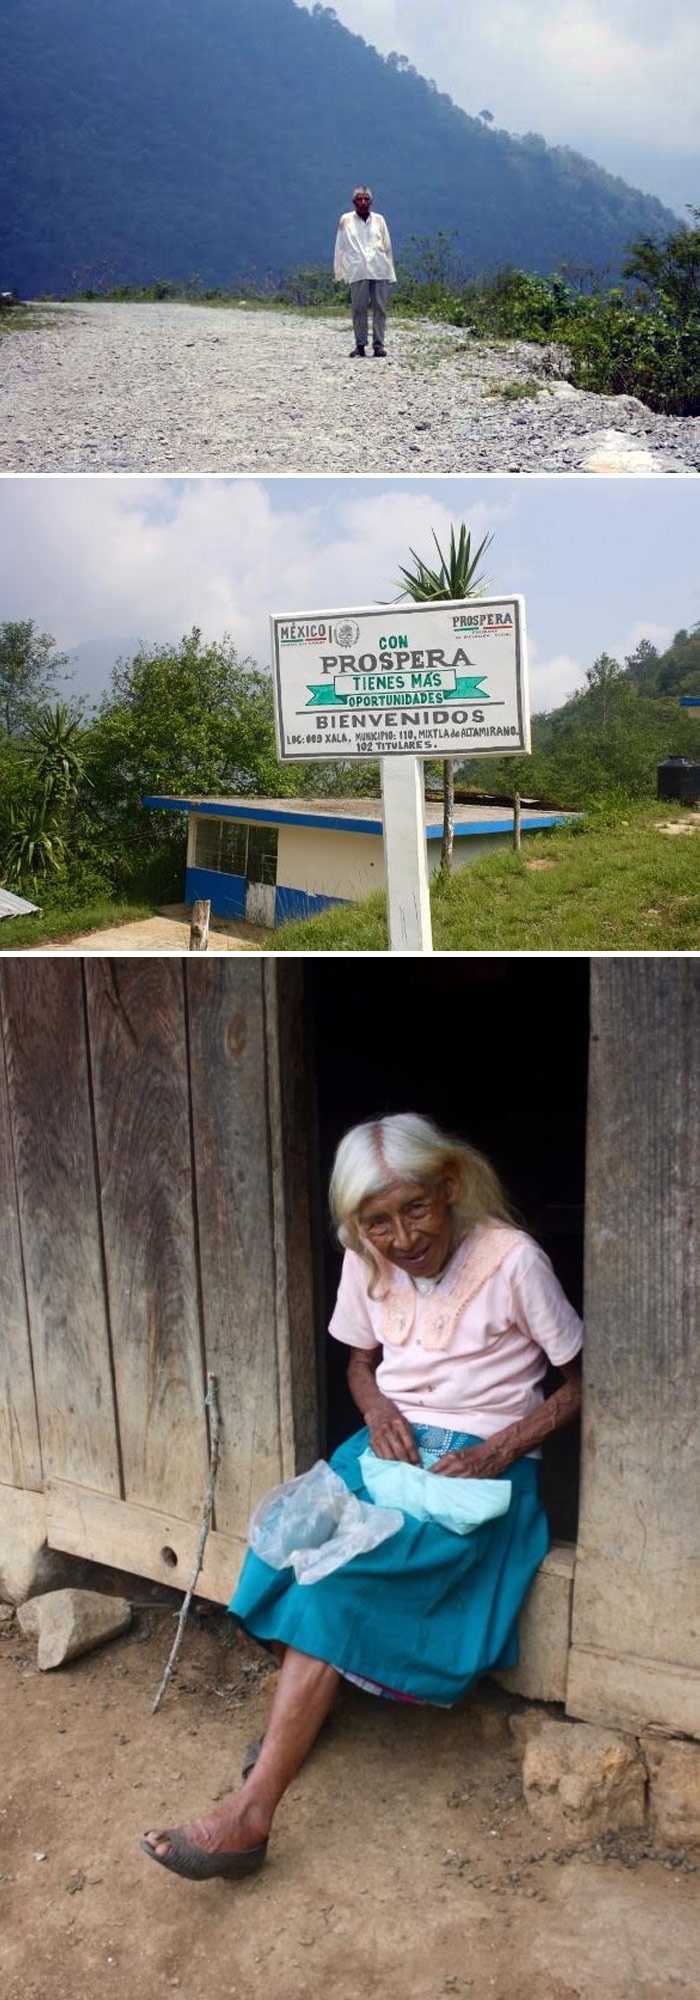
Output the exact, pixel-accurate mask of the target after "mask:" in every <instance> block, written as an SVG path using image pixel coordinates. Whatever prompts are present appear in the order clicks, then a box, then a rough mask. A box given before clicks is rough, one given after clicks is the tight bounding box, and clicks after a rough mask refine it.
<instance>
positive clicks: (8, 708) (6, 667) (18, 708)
mask: <svg viewBox="0 0 700 2000" xmlns="http://www.w3.org/2000/svg"><path fill="white" fill-rule="evenodd" d="M67 665H68V654H67V653H61V652H59V650H58V647H57V645H56V641H55V639H53V638H52V637H51V633H50V632H39V631H37V627H36V625H35V623H34V620H33V618H25V619H20V620H14V621H13V620H8V621H6V622H5V624H3V625H0V724H1V725H2V728H3V729H4V730H5V734H6V735H7V736H19V735H21V734H22V732H23V731H24V730H26V728H27V727H28V724H29V723H30V722H31V721H32V718H33V717H34V716H35V715H36V712H37V709H38V708H40V707H41V705H42V703H43V702H46V701H47V700H48V698H49V696H50V695H52V694H53V693H54V692H55V689H56V683H57V682H58V681H59V680H65V679H66V678H67V676H66V672H65V669H66V667H67Z"/></svg>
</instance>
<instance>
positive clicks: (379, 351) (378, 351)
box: [374, 340, 386, 361]
mask: <svg viewBox="0 0 700 2000" xmlns="http://www.w3.org/2000/svg"><path fill="white" fill-rule="evenodd" d="M374 359H375V361H386V348H385V347H381V346H379V345H378V344H377V342H376V340H375V343H374Z"/></svg>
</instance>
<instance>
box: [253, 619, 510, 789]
mask: <svg viewBox="0 0 700 2000" xmlns="http://www.w3.org/2000/svg"><path fill="white" fill-rule="evenodd" d="M270 623H271V627H272V658H273V674H274V687H275V717H276V728H277V748H278V755H279V757H280V758H281V759H283V760H284V761H285V762H286V761H290V762H293V761H294V760H295V759H304V760H305V759H307V758H309V757H327V758H333V757H338V756H342V757H344V758H345V757H358V758H365V759H369V758H372V759H374V758H383V757H397V756H398V757H401V756H405V757H435V756H439V757H464V756H469V757H475V756H479V755H481V754H483V753H484V752H489V753H490V754H491V755H492V756H493V755H494V754H497V755H498V756H499V757H502V756H504V755H507V754H508V752H510V753H511V754H516V753H518V752H522V751H526V750H529V748H530V715H529V703H528V687H527V662H526V652H525V606H524V600H523V598H522V597H519V596H515V597H494V598H485V597H479V598H471V599H462V600H457V601H453V602H450V603H446V604H411V605H410V607H409V608H408V609H406V608H401V609H397V608H396V607H395V606H393V605H391V606H386V605H376V604H370V605H368V606H366V607H363V608H362V609H359V610H358V609H357V608H353V609H352V610H351V611H325V612H324V611H318V612H316V611H313V612H306V613H303V614H302V615H297V616H295V617H293V618H292V617H287V616H283V615H281V614H280V615H277V616H275V617H273V618H272V619H271V621H270Z"/></svg>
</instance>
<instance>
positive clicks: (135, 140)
mask: <svg viewBox="0 0 700 2000" xmlns="http://www.w3.org/2000/svg"><path fill="white" fill-rule="evenodd" d="M0 35H1V39H2V49H3V77H4V89H3V116H2V121H1V128H0V170H1V172H2V181H3V187H4V202H3V210H4V222H3V225H2V235H1V236H0V286H3V287H8V286H15V287H16V288H17V289H18V290H20V291H22V292H24V293H25V294H29V293H32V292H41V291H53V292H55V291H62V290H66V289H71V288H72V287H73V286H74V284H75V283H76V282H78V283H83V284H85V283H88V282H91V281H94V279H95V277H96V276H97V275H98V274H99V273H102V275H103V276H104V277H107V278H108V279H110V280H112V281H118V280H119V281H131V282H148V281H149V280H151V279H152V278H154V277H159V276H160V277H167V278H170V279H174V280H185V279H187V278H188V277H190V276H191V275H192V274H193V273H198V274H199V275H200V276H201V277H202V278H203V279H204V281H205V282H206V283H207V284H212V285H219V284H222V285H225V284H228V283H231V282H235V281H237V280H240V279H241V278H242V277H243V275H244V274H245V273H246V272H247V271H255V273H256V274H258V275H259V276H262V275H264V274H265V272H266V271H272V272H274V273H275V274H280V273H282V272H283V271H286V270H290V269H293V268H295V267H297V266H299V265H308V264H317V263H324V262H326V261H327V260H328V258H329V256H330V254H331V251H332V244H333V232H334V227H335V222H336V219H337V215H338V213H339V211H340V210H341V209H342V208H345V207H347V206H348V205H349V201H350V196H351V191H352V188H353V186H354V185H355V183H356V182H357V180H358V179H363V180H367V181H369V183H370V184H371V185H372V187H373V189H374V192H375V202H376V205H377V206H378V207H379V208H381V209H382V210H384V211H385V212H386V213H387V215H388V217H389V219H390V222H391V226H392V230H393V234H394V239H395V242H396V243H397V244H398V245H399V246H400V245H401V244H402V243H405V242H406V240H407V238H408V237H409V236H410V235H413V234H419V235H426V236H430V237H433V238H434V237H435V236H436V234H437V232H438V230H444V231H446V232H452V231H456V232H457V244H456V248H457V250H458V252H459V254H460V255H461V257H462V258H463V259H464V260H465V261H466V262H468V263H469V265H470V266H471V268H472V269H473V270H474V271H483V270H487V269H494V268H496V267H498V266H500V265H503V264H505V263H514V264H517V265H519V266H521V267H524V268H529V269H533V270H539V271H543V272H544V271H548V270H551V269H552V268H553V267H554V266H555V265H557V264H558V263H559V262H560V261H561V260H562V259H567V260H569V261H570V262H573V263H576V264H590V265H594V266H595V267H596V268H602V267H605V266H608V267H611V268H612V269H613V270H614V269H615V268H616V267H618V266H619V263H620V260H621V257H622V253H623V251H624V248H625V246H626V245H627V244H628V243H629V242H630V239H631V238H633V237H634V236H636V235H638V234H640V233H641V232H651V233H654V234H661V233H662V232H664V231H665V230H666V229H668V228H669V227H670V226H671V225H672V223H673V220H674V218H673V217H672V216H671V214H670V212H669V211H668V210H667V209H665V208H664V207H663V206H662V204H661V203H660V202H658V201H656V200H654V199H653V198H651V197H649V196H645V195H642V194H640V193H638V192H635V191H634V190H633V189H631V188H628V187H627V186H626V185H625V183H624V182H623V181H621V180H618V179H616V178H613V176H611V175H609V174H606V173H604V172H603V171H602V170H600V169H599V168H597V167H595V166H594V165H592V163H591V162H590V161H587V160H584V159H583V158H581V157H580V156H579V155H578V154H576V153H574V152H571V151H569V150H568V149H566V148H557V149H551V148H548V147H547V146H546V145H545V143H544V141H543V140H542V139H540V138H539V137H538V136H537V135H536V134H529V135H526V136H525V137H524V138H520V139H516V138H513V137H511V136H510V135H509V134H508V133H506V132H502V131H498V130H494V129H490V128H489V127H487V126H486V125H485V124H483V123H482V122H480V120H479V119H478V118H471V117H468V116H467V115H466V113H464V112H463V111H460V110H458V109H457V108H456V106H455V105H454V104H452V102H451V100H450V98H449V97H447V96H445V95H443V94H441V93H439V92H438V91H437V90H436V89H435V86H434V85H432V84H430V83H429V82H427V81H425V80H424V79H423V78H421V77H419V76H418V75H416V74H412V73H411V72H410V69H406V68H405V67H404V66H402V64H401V63H400V62H397V60H396V59H394V60H393V61H392V60H391V59H387V60H386V61H385V60H384V59H383V58H382V57H381V56H379V55H378V54H377V52H376V50H374V49H372V48H370V47H369V46H368V45H367V44H366V43H365V42H364V41H363V40H362V39H361V38H360V37H359V36H356V35H351V34H349V33H348V31H347V30H346V29H345V28H343V27H342V26H341V25H340V23H339V22H338V21H337V20H336V18H335V16H334V15H333V12H332V9H324V8H321V7H319V8H317V9H316V10H315V12H314V14H313V15H310V14H308V13H307V12H306V11H304V10H303V9H302V8H300V7H298V6H296V5H295V4H294V0H60V4H57V0H0ZM493 83H494V79H493V78H491V77H488V76H480V77H479V78H478V79H475V89H476V91H477V96H476V98H475V103H478V102H481V103H484V102H488V97H489V89H490V87H491V86H492V85H493ZM523 124H524V125H526V124H527V106H526V105H524V107H523Z"/></svg>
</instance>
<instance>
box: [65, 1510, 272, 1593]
mask: <svg viewBox="0 0 700 2000" xmlns="http://www.w3.org/2000/svg"><path fill="white" fill-rule="evenodd" d="M46 1510H47V1520H48V1538H49V1542H50V1544H51V1547H52V1548H53V1549H64V1550H65V1551H66V1552H67V1553H68V1554H69V1555H76V1556H85V1557H87V1558H88V1559H89V1560H90V1561H91V1562H101V1563H110V1564H111V1565H112V1567H113V1568H114V1569H126V1570H130V1571H131V1572H132V1573H133V1574H134V1575H135V1576H150V1577H152V1578H153V1581H154V1582H155V1583H168V1584H171V1585H172V1586H174V1588H175V1589H176V1590H182V1591H185V1590H186V1589H187V1587H188V1584H189V1581H190V1577H191V1575H192V1566H193V1563H194V1557H195V1551H196V1547H197V1533H198V1530H197V1527H196V1525H194V1524H193V1523H192V1522H189V1521H183V1520H181V1519H180V1518H179V1516H178V1515H177V1514H174V1513H170V1514H169V1513H167V1512H162V1513H161V1512H159V1511H158V1510H157V1509H156V1508H155V1507H132V1506H130V1505H129V1503H128V1501H125V1500H109V1499H107V1498H106V1497H105V1495H104V1494H102V1493H92V1492H90V1490H89V1488H88V1487H85V1486H72V1485H71V1484H69V1483H66V1482H64V1481H62V1480H49V1481H48V1484H47V1492H46ZM244 1556H245V1542H244V1541H243V1540H242V1539H240V1538H237V1537H235V1536H233V1535H221V1534H216V1533H213V1532H212V1533H210V1534H209V1535H208V1536H207V1541H206V1546H205V1550H204V1561H203V1564H202V1569H201V1571H200V1575H199V1579H198V1582H197V1590H196V1596H197V1597H208V1598H210V1599H211V1600H212V1602H213V1603H215V1604H228V1601H229V1598H230V1597H231V1596H232V1594H233V1591H234V1590H235V1588H236V1583H237V1581H238V1577H239V1574H240V1571H241V1568H242V1565H243V1558H244ZM173 1558H174V1560H173Z"/></svg>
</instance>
